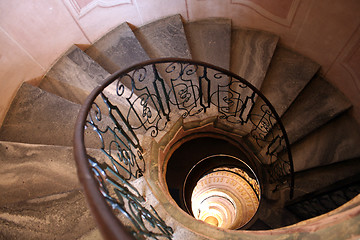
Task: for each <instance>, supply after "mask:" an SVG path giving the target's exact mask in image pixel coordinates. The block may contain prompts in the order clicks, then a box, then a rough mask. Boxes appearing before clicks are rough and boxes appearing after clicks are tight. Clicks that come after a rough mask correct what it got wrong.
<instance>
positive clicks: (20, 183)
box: [0, 141, 80, 206]
mask: <svg viewBox="0 0 360 240" xmlns="http://www.w3.org/2000/svg"><path fill="white" fill-rule="evenodd" d="M72 152H73V149H72V147H63V146H51V145H35V144H24V143H14V142H2V141H0V163H1V164H0V165H1V170H0V192H1V198H0V206H3V205H4V204H9V203H14V202H21V201H25V200H27V199H32V198H38V197H44V196H47V195H52V194H55V193H59V192H67V191H70V190H74V189H78V188H80V184H79V183H78V179H77V175H76V168H75V162H74V159H73V154H72Z"/></svg>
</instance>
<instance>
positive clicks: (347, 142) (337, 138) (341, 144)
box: [291, 113, 360, 172]
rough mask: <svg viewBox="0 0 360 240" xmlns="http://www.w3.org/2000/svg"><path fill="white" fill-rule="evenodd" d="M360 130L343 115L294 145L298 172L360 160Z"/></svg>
mask: <svg viewBox="0 0 360 240" xmlns="http://www.w3.org/2000/svg"><path fill="white" fill-rule="evenodd" d="M359 142H360V127H359V125H358V123H357V122H356V121H355V120H354V119H353V118H352V117H351V116H350V115H349V113H345V114H342V115H341V116H339V117H338V118H336V119H334V120H332V121H330V122H329V123H327V124H326V125H324V126H322V127H321V128H318V129H317V130H316V131H314V132H312V133H311V134H309V135H308V136H306V138H304V139H302V140H300V141H298V142H296V143H295V144H293V145H292V146H291V151H292V156H293V162H294V171H295V172H298V171H303V170H306V169H310V168H314V167H320V166H326V165H329V164H332V163H336V162H341V161H344V160H348V159H353V158H358V157H360V148H359Z"/></svg>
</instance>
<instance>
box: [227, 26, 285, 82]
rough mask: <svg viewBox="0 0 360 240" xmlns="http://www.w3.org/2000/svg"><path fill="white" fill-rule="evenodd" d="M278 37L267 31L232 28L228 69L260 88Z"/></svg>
mask: <svg viewBox="0 0 360 240" xmlns="http://www.w3.org/2000/svg"><path fill="white" fill-rule="evenodd" d="M278 39H279V37H278V36H276V35H273V34H271V33H268V32H264V31H258V30H251V29H242V28H237V29H233V30H232V32H231V63H230V71H231V72H233V73H235V74H238V75H239V76H240V77H242V78H244V79H245V80H247V81H248V82H250V83H251V84H252V85H254V86H255V87H256V88H257V89H260V87H261V84H262V82H263V80H264V78H265V74H266V71H267V69H268V67H269V64H270V61H271V58H272V56H273V53H274V51H275V48H276V45H277V42H278Z"/></svg>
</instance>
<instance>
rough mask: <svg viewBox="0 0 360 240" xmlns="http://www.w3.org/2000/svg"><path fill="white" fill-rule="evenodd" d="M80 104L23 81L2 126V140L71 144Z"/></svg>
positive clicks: (0, 135) (0, 137) (0, 130)
mask: <svg viewBox="0 0 360 240" xmlns="http://www.w3.org/2000/svg"><path fill="white" fill-rule="evenodd" d="M79 110H80V106H79V105H77V104H75V103H72V102H69V101H67V100H65V99H63V98H60V97H58V96H55V95H53V94H51V93H47V92H45V91H43V90H41V89H40V88H37V87H33V86H31V85H29V84H26V83H24V84H23V85H22V86H21V88H20V89H19V91H18V93H17V95H16V97H15V99H14V100H13V102H12V104H11V106H10V110H9V111H8V113H7V115H6V117H5V121H4V124H3V126H2V128H1V129H0V140H4V141H14V142H23V143H38V144H50V145H63V146H71V144H72V139H73V131H74V125H75V120H76V117H77V114H78V112H79Z"/></svg>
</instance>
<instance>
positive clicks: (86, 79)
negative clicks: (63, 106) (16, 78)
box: [39, 46, 109, 104]
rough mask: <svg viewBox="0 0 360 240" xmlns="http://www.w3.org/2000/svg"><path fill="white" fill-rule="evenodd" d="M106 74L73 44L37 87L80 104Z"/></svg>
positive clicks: (107, 74)
mask: <svg viewBox="0 0 360 240" xmlns="http://www.w3.org/2000/svg"><path fill="white" fill-rule="evenodd" d="M107 76H109V73H108V72H107V71H105V70H104V69H103V68H102V67H101V66H100V65H98V64H97V63H96V62H95V61H94V60H92V59H91V58H90V57H89V56H87V55H86V54H85V53H84V52H83V51H81V50H80V49H79V48H78V47H76V46H73V47H71V48H70V49H69V50H68V51H67V52H66V53H65V54H64V55H63V56H62V57H61V58H60V59H59V60H58V61H57V62H56V63H55V65H54V66H53V67H52V68H51V69H50V71H49V72H48V73H47V74H46V75H45V77H44V79H43V80H42V81H41V83H40V85H39V87H40V88H42V89H44V90H46V91H48V92H51V93H54V94H56V95H58V96H61V97H63V98H65V99H68V100H70V101H73V102H75V103H79V104H81V103H83V101H84V100H85V98H86V97H87V95H89V93H90V92H91V91H92V90H93V89H94V88H95V87H96V86H97V85H98V84H100V83H102V82H103V81H104V79H105V78H106V77H107Z"/></svg>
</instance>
